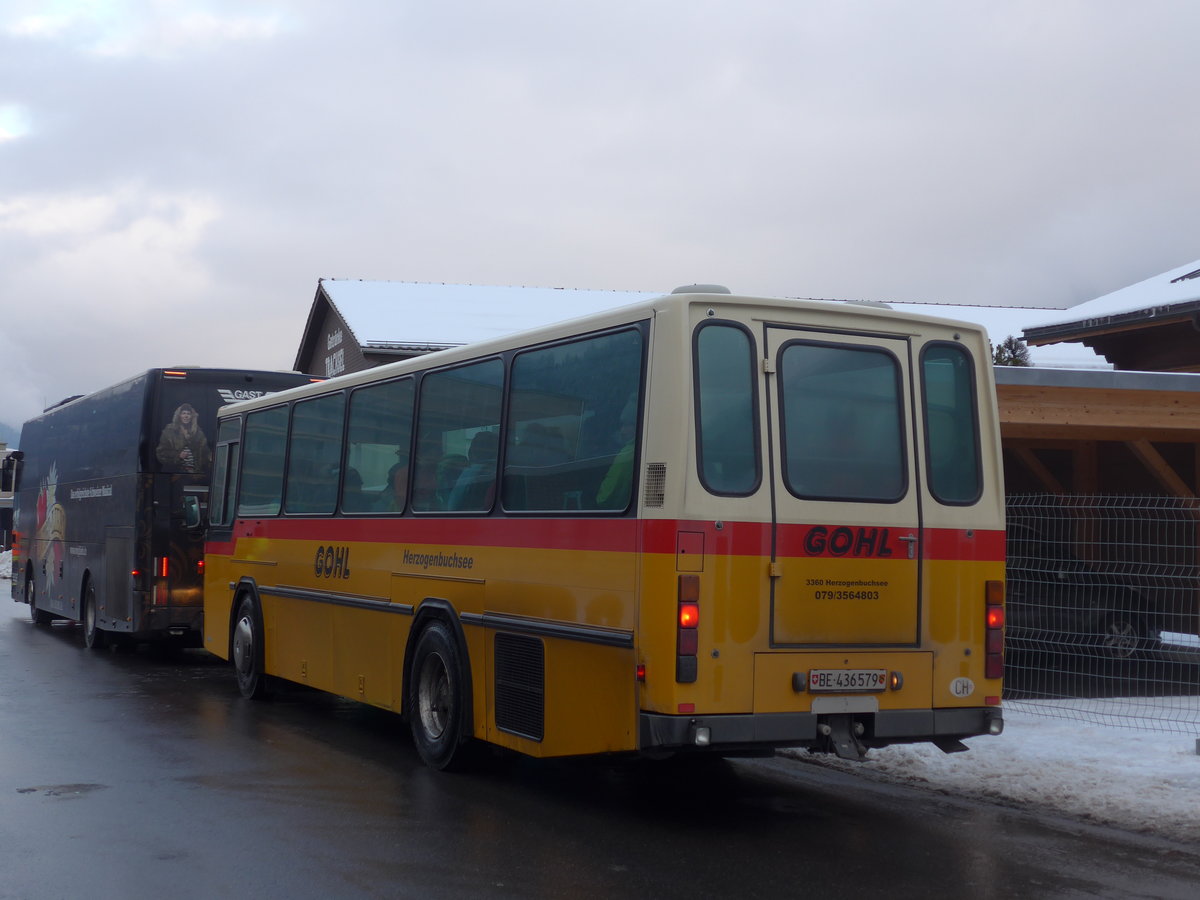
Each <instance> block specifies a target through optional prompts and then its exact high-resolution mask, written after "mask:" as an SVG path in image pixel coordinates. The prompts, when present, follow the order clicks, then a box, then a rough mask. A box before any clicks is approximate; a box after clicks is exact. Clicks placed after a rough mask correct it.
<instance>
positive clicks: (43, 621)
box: [25, 575, 54, 625]
mask: <svg viewBox="0 0 1200 900" xmlns="http://www.w3.org/2000/svg"><path fill="white" fill-rule="evenodd" d="M25 602H26V603H28V604H29V618H30V619H32V620H33V624H34V625H49V624H50V622H51V620H52V619H53V618H54V617H53V616H52V615H50V613H48V612H45V611H44V610H40V609H38V605H37V586H36V585H35V584H34V583H33V576H32V575H30V576H28V577H27V578H26V579H25Z"/></svg>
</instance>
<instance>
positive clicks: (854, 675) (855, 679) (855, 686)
mask: <svg viewBox="0 0 1200 900" xmlns="http://www.w3.org/2000/svg"><path fill="white" fill-rule="evenodd" d="M885 687H887V671H886V670H885V669H810V670H809V673H808V689H809V690H810V691H813V692H814V693H820V692H822V691H831V692H837V693H845V692H853V691H863V692H866V691H882V690H884V688H885Z"/></svg>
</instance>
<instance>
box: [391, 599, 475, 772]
mask: <svg viewBox="0 0 1200 900" xmlns="http://www.w3.org/2000/svg"><path fill="white" fill-rule="evenodd" d="M462 673H463V666H462V654H461V651H460V649H459V646H458V642H457V641H456V640H455V639H454V636H453V635H452V634H451V633H450V630H449V629H448V628H447V627H446V625H445V623H443V622H431V623H430V624H429V625H428V626H426V628H425V630H424V631H422V632H421V636H420V637H419V638H417V643H416V647H415V648H414V650H413V665H412V673H411V676H410V678H409V681H408V703H407V704H406V705H407V708H408V721H409V727H410V728H411V729H412V736H413V744H414V745H415V746H416V748H417V755H418V756H420V757H421V761H422V762H424V763H425V764H426V765H427V766H429V767H430V768H433V769H443V770H444V769H454V768H458V767H460V766H461V765H463V763H464V761H465V757H466V754H465V747H464V742H463V688H464V684H463V675H462Z"/></svg>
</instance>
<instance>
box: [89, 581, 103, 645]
mask: <svg viewBox="0 0 1200 900" xmlns="http://www.w3.org/2000/svg"><path fill="white" fill-rule="evenodd" d="M96 615H97V614H96V587H95V585H94V584H92V580H91V579H90V578H89V579H88V583H87V588H86V589H85V590H84V592H83V645H84V646H85V647H87V648H88V649H89V650H100V649H102V648H103V647H104V646H105V644H106V643H107V642H106V641H105V639H104V638H105V635H104V632H103V631H101V630H100V629H99V628H98V627H97V625H96Z"/></svg>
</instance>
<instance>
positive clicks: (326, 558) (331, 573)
mask: <svg viewBox="0 0 1200 900" xmlns="http://www.w3.org/2000/svg"><path fill="white" fill-rule="evenodd" d="M313 571H314V572H315V573H316V576H317V577H318V578H349V577H350V548H349V547H318V548H317V556H316V559H314V560H313Z"/></svg>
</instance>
